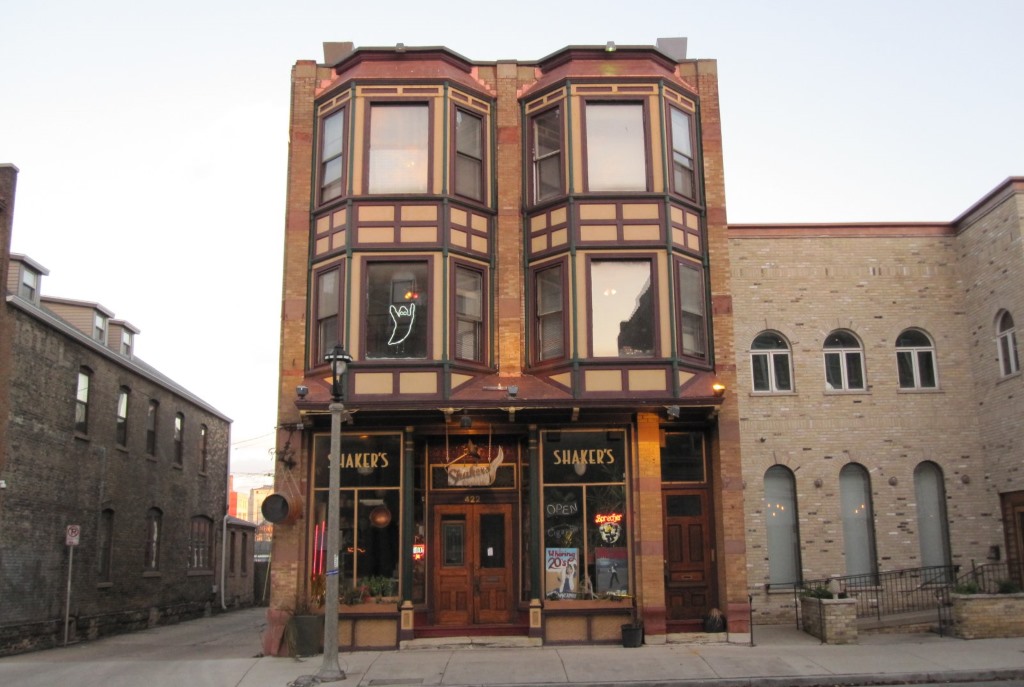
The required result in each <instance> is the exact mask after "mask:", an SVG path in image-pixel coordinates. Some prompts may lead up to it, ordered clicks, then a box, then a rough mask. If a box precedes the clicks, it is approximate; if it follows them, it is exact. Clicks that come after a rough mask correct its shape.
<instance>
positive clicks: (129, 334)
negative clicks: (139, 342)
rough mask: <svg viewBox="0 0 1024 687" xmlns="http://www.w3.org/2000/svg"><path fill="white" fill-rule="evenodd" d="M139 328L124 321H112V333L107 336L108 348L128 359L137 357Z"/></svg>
mask: <svg viewBox="0 0 1024 687" xmlns="http://www.w3.org/2000/svg"><path fill="white" fill-rule="evenodd" d="M139 331H140V330H139V328H138V327H136V326H134V325H132V324H130V323H128V322H125V321H124V320H110V331H109V332H108V334H107V346H109V347H110V348H111V350H114V351H117V352H118V353H120V354H121V355H123V356H124V357H126V358H131V357H133V356H134V355H135V335H136V334H138V333H139Z"/></svg>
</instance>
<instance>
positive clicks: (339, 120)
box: [320, 109, 345, 203]
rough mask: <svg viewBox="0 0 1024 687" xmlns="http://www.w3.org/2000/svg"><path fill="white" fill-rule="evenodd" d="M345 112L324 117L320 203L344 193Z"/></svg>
mask: <svg viewBox="0 0 1024 687" xmlns="http://www.w3.org/2000/svg"><path fill="white" fill-rule="evenodd" d="M344 152H345V110H344V109H341V110H338V111H336V112H333V113H332V114H330V115H328V116H327V117H324V119H323V121H322V123H321V130H320V202H321V203H326V202H327V201H329V200H333V199H335V198H337V197H339V196H341V193H342V179H343V177H344V171H345V169H344V168H345V163H344V160H345V157H344Z"/></svg>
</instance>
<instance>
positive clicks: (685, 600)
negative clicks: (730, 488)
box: [662, 489, 715, 621]
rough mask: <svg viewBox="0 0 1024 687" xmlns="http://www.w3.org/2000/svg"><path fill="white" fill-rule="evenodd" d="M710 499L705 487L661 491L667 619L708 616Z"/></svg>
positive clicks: (711, 583)
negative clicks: (663, 518) (663, 519)
mask: <svg viewBox="0 0 1024 687" xmlns="http://www.w3.org/2000/svg"><path fill="white" fill-rule="evenodd" d="M710 505H711V502H710V498H709V495H708V492H707V490H703V489H675V490H671V491H664V492H663V493H662V507H663V508H664V510H663V512H664V517H665V603H666V613H667V617H668V620H669V621H673V620H676V621H678V620H695V619H700V618H703V617H704V616H705V615H707V612H708V611H709V610H710V608H711V605H712V604H713V603H714V597H715V574H714V551H713V549H712V541H713V538H712V536H711V512H710V510H711V508H710Z"/></svg>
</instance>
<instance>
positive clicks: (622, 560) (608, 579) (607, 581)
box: [594, 546, 629, 594]
mask: <svg viewBox="0 0 1024 687" xmlns="http://www.w3.org/2000/svg"><path fill="white" fill-rule="evenodd" d="M594 558H595V559H596V560H595V563H596V568H597V569H596V571H595V574H596V577H597V580H596V583H597V589H596V590H595V591H596V592H597V593H598V594H604V593H606V592H611V593H620V594H626V593H627V592H628V590H629V566H628V565H627V564H626V563H627V561H626V547H624V546H615V547H601V546H599V547H596V548H595V549H594Z"/></svg>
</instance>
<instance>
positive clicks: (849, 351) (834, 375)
mask: <svg viewBox="0 0 1024 687" xmlns="http://www.w3.org/2000/svg"><path fill="white" fill-rule="evenodd" d="M825 388H826V389H828V390H829V391H858V390H862V389H864V388H865V385H864V351H863V348H862V347H861V345H860V341H859V340H858V339H857V337H856V336H854V335H853V334H852V333H851V332H848V331H846V330H836V331H834V332H832V333H831V334H829V335H828V337H827V338H826V339H825Z"/></svg>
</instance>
